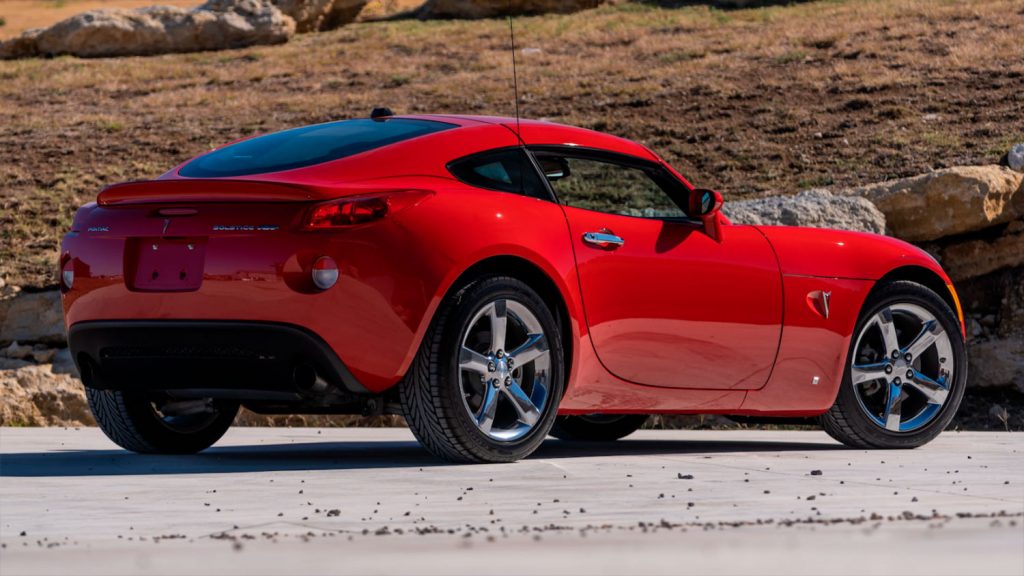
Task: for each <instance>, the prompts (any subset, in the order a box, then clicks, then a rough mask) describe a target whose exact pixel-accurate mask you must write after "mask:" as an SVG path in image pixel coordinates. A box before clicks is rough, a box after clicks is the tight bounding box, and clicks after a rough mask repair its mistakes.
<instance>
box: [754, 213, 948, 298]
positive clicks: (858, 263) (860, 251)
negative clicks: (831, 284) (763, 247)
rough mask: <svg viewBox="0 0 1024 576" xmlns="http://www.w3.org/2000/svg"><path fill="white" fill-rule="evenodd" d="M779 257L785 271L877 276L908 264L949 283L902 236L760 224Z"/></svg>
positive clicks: (857, 277) (824, 275)
mask: <svg viewBox="0 0 1024 576" xmlns="http://www.w3.org/2000/svg"><path fill="white" fill-rule="evenodd" d="M758 229H759V230H761V232H763V233H764V235H765V237H766V238H768V241H769V242H771V244H772V247H773V248H774V249H775V253H776V255H778V258H779V267H780V269H781V271H782V274H784V275H789V276H816V277H822V278H846V279H854V280H878V279H880V278H882V277H883V276H885V275H886V274H888V273H890V272H892V271H893V270H896V269H897V268H903V267H906V266H917V267H921V268H925V269H928V270H930V271H932V272H934V273H935V274H936V275H938V276H939V277H940V278H941V279H942V280H943V282H945V283H946V284H950V281H949V276H947V275H946V273H945V271H943V270H942V267H941V266H939V263H938V262H937V261H936V260H935V259H934V258H932V257H931V256H930V255H929V254H928V253H927V252H925V251H924V250H921V249H920V248H918V247H916V246H914V245H912V244H908V243H907V242H904V241H902V240H897V239H896V238H891V237H889V236H880V235H878V234H868V233H865V232H849V231H845V230H829V229H825V228H798V227H795V226H758Z"/></svg>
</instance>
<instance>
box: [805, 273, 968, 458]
mask: <svg viewBox="0 0 1024 576" xmlns="http://www.w3.org/2000/svg"><path fill="white" fill-rule="evenodd" d="M966 385H967V353H966V351H965V347H964V341H963V338H962V337H961V334H960V323H959V321H958V320H957V317H956V315H955V314H954V313H953V310H952V309H950V307H949V305H948V304H946V302H945V301H944V300H942V298H940V297H939V295H937V294H936V293H935V292H933V291H931V290H929V289H928V288H926V287H924V286H922V285H920V284H917V283H914V282H907V281H897V282H891V283H888V284H885V285H883V286H881V287H879V288H878V289H877V290H876V291H875V292H874V293H873V294H872V295H871V296H870V297H869V299H868V301H867V303H865V305H864V309H863V312H862V313H861V317H860V319H859V320H858V321H857V326H856V329H855V330H854V333H853V338H852V339H851V341H850V351H849V358H848V360H847V364H846V371H845V373H844V374H843V381H842V384H841V386H840V388H839V394H838V396H837V397H836V402H835V404H834V405H833V406H832V408H831V409H829V411H828V412H826V413H825V414H823V415H822V416H821V417H820V422H821V425H822V427H823V428H824V429H825V431H826V432H827V433H828V434H829V435H830V436H832V437H833V438H835V439H836V440H839V441H840V442H842V443H843V444H846V445H847V446H852V447H855V448H916V447H918V446H921V445H923V444H925V443H927V442H929V441H931V440H932V439H934V438H935V437H936V436H938V435H939V433H940V432H942V430H943V429H944V428H945V427H946V426H947V425H948V424H949V422H950V420H952V418H953V416H954V414H955V413H956V410H957V408H958V407H959V406H960V401H961V399H963V395H964V388H965V387H966Z"/></svg>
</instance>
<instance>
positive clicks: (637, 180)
mask: <svg viewBox="0 0 1024 576" xmlns="http://www.w3.org/2000/svg"><path fill="white" fill-rule="evenodd" d="M548 162H550V163H551V164H552V170H551V171H548V169H546V168H545V173H547V174H548V181H549V182H551V187H552V188H554V190H555V194H556V195H557V196H558V201H559V202H561V203H562V204H565V205H566V206H572V207H574V208H583V209H585V210H594V211H597V212H607V213H610V214H622V215H625V216H638V217H642V218H684V217H686V214H685V213H684V212H683V211H682V210H681V209H680V208H679V206H677V205H676V203H675V202H673V201H672V198H670V197H669V195H668V194H667V193H666V187H668V186H669V185H670V183H667V182H662V183H659V182H658V180H657V177H658V176H659V175H658V174H656V173H654V172H653V171H651V170H647V169H643V168H638V167H634V166H627V165H623V164H615V163H612V162H605V161H599V160H591V159H585V158H556V157H550V156H548V157H546V158H545V160H544V161H542V165H546V164H547V163H548ZM556 162H557V163H559V164H561V166H562V167H563V168H564V167H568V173H567V174H566V173H565V171H564V170H555V169H554V166H555V163H556Z"/></svg>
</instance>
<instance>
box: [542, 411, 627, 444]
mask: <svg viewBox="0 0 1024 576" xmlns="http://www.w3.org/2000/svg"><path fill="white" fill-rule="evenodd" d="M644 422H647V414H593V415H589V414H588V415H586V416H559V417H558V418H555V425H554V426H552V427H551V432H550V434H551V435H552V436H554V437H555V438H558V439H559V440H567V441H571V442H612V441H614V440H618V439H620V438H625V437H626V436H629V435H630V434H632V433H633V432H636V431H637V430H639V429H640V427H641V426H643V425H644Z"/></svg>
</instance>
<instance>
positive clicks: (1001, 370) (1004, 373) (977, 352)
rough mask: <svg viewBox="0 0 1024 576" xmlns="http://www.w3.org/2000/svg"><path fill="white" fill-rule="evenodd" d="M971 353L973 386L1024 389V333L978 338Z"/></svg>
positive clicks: (970, 370) (971, 383) (969, 371)
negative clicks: (985, 338)
mask: <svg viewBox="0 0 1024 576" xmlns="http://www.w3.org/2000/svg"><path fill="white" fill-rule="evenodd" d="M967 354H968V364H969V366H970V368H969V370H968V377H967V378H968V384H969V385H970V386H977V387H1005V386H1014V387H1016V388H1017V389H1018V390H1020V391H1021V392H1024V337H1010V338H1001V339H995V340H989V341H987V342H975V343H973V344H971V346H969V347H968V348H967Z"/></svg>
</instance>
